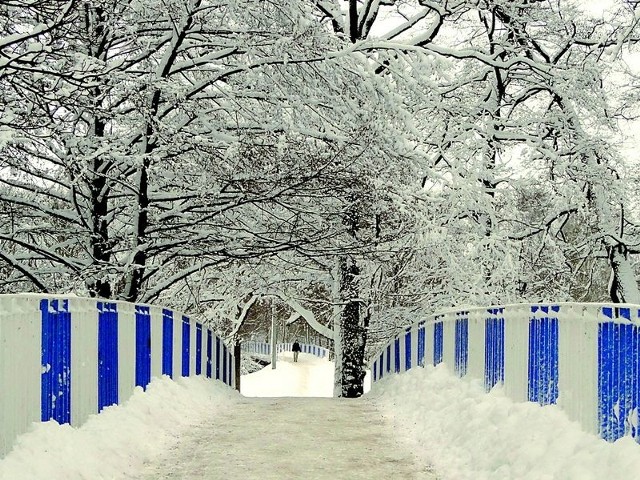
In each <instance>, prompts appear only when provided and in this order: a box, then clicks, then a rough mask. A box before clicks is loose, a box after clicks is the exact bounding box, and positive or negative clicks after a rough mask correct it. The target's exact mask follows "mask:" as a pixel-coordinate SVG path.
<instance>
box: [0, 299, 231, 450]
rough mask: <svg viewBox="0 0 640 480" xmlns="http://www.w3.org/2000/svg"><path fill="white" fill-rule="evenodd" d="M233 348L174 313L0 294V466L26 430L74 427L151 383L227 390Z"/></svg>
mask: <svg viewBox="0 0 640 480" xmlns="http://www.w3.org/2000/svg"><path fill="white" fill-rule="evenodd" d="M234 362H235V358H234V356H233V352H232V349H229V348H228V347H227V345H225V344H224V342H223V341H222V340H221V339H220V337H218V336H216V335H215V334H214V333H213V332H212V331H211V330H209V329H208V328H206V327H204V326H203V325H202V324H201V323H198V322H194V321H193V320H191V319H190V318H189V317H188V316H186V315H183V314H181V313H178V312H175V311H173V310H170V309H167V308H162V307H157V306H152V305H140V304H132V303H128V302H120V301H106V300H98V299H90V298H80V297H73V296H52V295H46V296H43V295H36V294H20V295H0V458H1V457H2V456H4V455H5V454H6V453H7V452H8V451H9V450H11V447H12V445H13V442H14V440H15V438H16V437H17V436H18V435H20V434H21V433H24V432H25V431H27V430H28V428H29V425H30V424H31V423H32V422H38V421H48V420H56V421H57V422H58V423H70V424H71V425H74V426H78V425H81V424H82V423H83V422H84V421H85V420H86V419H87V418H88V416H89V415H90V414H93V413H99V412H100V411H101V410H102V409H103V408H104V407H106V406H109V405H113V404H117V403H122V402H124V401H125V400H127V399H128V398H129V397H130V396H131V394H132V393H133V390H134V388H135V387H136V386H140V387H142V388H146V386H147V385H148V384H149V382H150V381H151V378H152V377H158V376H161V375H168V376H169V377H171V378H175V377H176V376H183V377H184V376H190V375H206V376H207V377H209V378H215V379H218V380H221V381H223V382H224V383H225V384H227V385H229V386H234V383H235V380H234V375H233V371H234V370H233V369H234Z"/></svg>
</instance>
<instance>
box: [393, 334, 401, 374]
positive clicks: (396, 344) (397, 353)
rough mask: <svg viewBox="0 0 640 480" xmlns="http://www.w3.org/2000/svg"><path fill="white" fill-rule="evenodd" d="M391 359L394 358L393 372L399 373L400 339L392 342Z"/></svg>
mask: <svg viewBox="0 0 640 480" xmlns="http://www.w3.org/2000/svg"><path fill="white" fill-rule="evenodd" d="M393 346H394V349H393V354H394V355H393V357H394V360H395V361H394V367H395V369H394V371H395V372H396V373H400V338H398V337H396V339H395V340H394V341H393Z"/></svg>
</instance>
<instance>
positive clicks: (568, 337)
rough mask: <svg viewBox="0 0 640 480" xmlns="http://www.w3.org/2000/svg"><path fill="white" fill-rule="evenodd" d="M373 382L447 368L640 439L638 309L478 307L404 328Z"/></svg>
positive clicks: (610, 432) (610, 434) (604, 433)
mask: <svg viewBox="0 0 640 480" xmlns="http://www.w3.org/2000/svg"><path fill="white" fill-rule="evenodd" d="M373 358H374V361H373V363H372V364H371V371H372V380H373V382H377V381H379V380H381V379H382V378H383V377H384V376H385V375H387V374H390V373H402V372H404V371H406V370H409V369H410V368H413V367H415V366H424V365H425V364H433V365H437V364H439V363H441V362H444V363H445V364H447V365H448V366H450V367H451V368H453V370H454V371H455V372H456V373H457V375H458V376H460V377H464V376H466V375H469V376H471V377H472V378H476V379H479V380H483V381H484V385H485V389H486V390H487V391H488V390H490V389H491V388H493V387H494V386H495V385H497V384H502V385H504V390H505V393H506V394H507V395H508V396H510V397H511V398H512V399H514V400H516V401H532V402H537V403H539V404H540V405H548V404H557V405H558V406H560V407H561V408H562V409H563V410H564V411H565V412H566V413H567V415H568V416H569V417H570V418H571V419H572V420H576V421H578V422H580V423H581V425H582V427H583V428H584V429H585V430H586V431H588V432H591V433H595V434H597V435H599V436H600V437H602V438H603V439H605V440H607V441H615V440H616V439H618V438H620V437H622V436H624V435H631V436H633V437H634V438H635V439H636V440H637V441H638V442H640V432H639V431H638V424H639V420H640V418H639V413H638V410H639V409H640V306H639V305H626V304H617V305H603V304H577V303H555V304H537V305H506V306H498V307H489V308H471V309H466V310H458V311H449V312H446V313H442V314H438V315H433V316H432V317H429V318H428V319H425V320H422V321H420V322H417V323H414V324H413V325H410V326H408V327H406V328H405V329H403V331H401V332H400V333H399V334H398V335H397V336H396V337H395V338H393V339H392V340H391V341H390V342H389V343H388V344H387V345H386V346H385V347H384V348H383V349H382V351H380V352H378V353H377V354H376V355H375V356H374V357H373Z"/></svg>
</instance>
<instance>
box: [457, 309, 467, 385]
mask: <svg viewBox="0 0 640 480" xmlns="http://www.w3.org/2000/svg"><path fill="white" fill-rule="evenodd" d="M455 350H456V352H455V354H456V355H455V371H456V374H457V375H458V376H459V377H464V376H465V375H466V374H467V365H468V363H469V319H468V318H464V317H463V318H456V332H455Z"/></svg>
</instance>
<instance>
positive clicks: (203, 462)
mask: <svg viewBox="0 0 640 480" xmlns="http://www.w3.org/2000/svg"><path fill="white" fill-rule="evenodd" d="M300 360H301V361H300V362H298V363H295V364H294V363H292V362H291V359H290V358H287V356H286V354H285V355H283V358H281V359H280V360H279V362H278V367H277V369H275V370H272V369H271V368H269V367H267V368H265V369H263V370H262V371H260V372H257V373H254V374H251V375H247V376H244V377H243V379H242V392H243V394H244V395H247V396H245V397H241V398H239V399H238V400H237V403H236V404H234V407H233V410H232V411H228V412H226V413H225V414H223V415H212V417H211V418H210V419H208V420H207V421H206V422H204V423H202V424H200V425H198V426H197V427H195V428H194V429H192V430H191V431H190V432H189V436H188V437H184V438H180V439H178V442H177V444H176V445H175V447H174V449H173V450H172V451H170V452H167V454H166V455H164V456H163V460H162V461H161V462H160V463H157V464H154V465H147V469H146V472H145V475H144V476H142V477H136V478H143V479H145V480H152V479H153V480H158V479H185V480H186V479H198V480H200V479H203V480H204V479H212V480H213V479H216V480H218V479H225V480H236V479H242V480H253V479H260V480H268V479H274V480H275V479H278V480H288V479H292V480H293V479H296V480H297V479H300V480H318V479H325V478H327V479H332V480H342V479H344V480H352V479H365V478H366V479H374V480H383V479H390V478H393V479H394V480H403V479H412V480H422V479H424V480H433V479H435V478H437V477H436V476H435V475H433V474H432V473H430V472H429V469H428V466H427V465H424V464H423V463H424V462H420V461H419V460H418V459H417V458H415V457H414V456H413V454H412V453H410V452H411V451H412V450H413V449H412V448H410V447H409V446H408V445H405V444H403V441H402V440H401V438H400V437H401V436H402V435H400V434H399V433H398V432H396V433H394V431H393V428H394V427H393V426H392V424H391V422H390V419H388V418H385V417H384V416H383V415H382V414H381V413H380V411H379V410H378V409H377V408H376V406H375V404H374V403H373V402H372V401H371V400H368V399H367V398H366V397H364V398H361V399H357V400H352V399H334V398H322V397H329V395H331V391H332V378H331V377H332V373H333V367H332V365H333V364H331V363H329V362H327V361H325V360H319V359H315V358H314V357H312V356H310V355H308V356H307V355H303V356H301V359H300ZM280 395H282V396H280Z"/></svg>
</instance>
